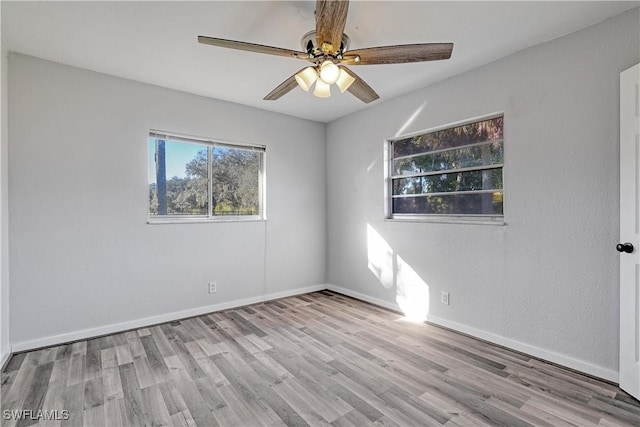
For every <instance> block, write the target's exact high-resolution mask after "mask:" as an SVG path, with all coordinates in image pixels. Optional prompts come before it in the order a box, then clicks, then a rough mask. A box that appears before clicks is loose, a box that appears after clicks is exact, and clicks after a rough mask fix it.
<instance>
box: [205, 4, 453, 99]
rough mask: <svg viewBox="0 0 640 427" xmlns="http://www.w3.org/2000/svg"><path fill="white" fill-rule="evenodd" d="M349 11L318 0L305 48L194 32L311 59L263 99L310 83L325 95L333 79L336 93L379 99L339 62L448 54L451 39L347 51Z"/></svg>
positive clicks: (217, 42) (222, 43) (223, 43)
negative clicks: (312, 25)
mask: <svg viewBox="0 0 640 427" xmlns="http://www.w3.org/2000/svg"><path fill="white" fill-rule="evenodd" d="M348 10H349V2H348V1H347V0H342V1H329V0H317V2H316V29H315V31H310V32H308V33H307V34H305V35H304V36H303V37H302V49H303V50H304V52H302V51H295V50H289V49H283V48H278V47H272V46H265V45H260V44H255V43H247V42H240V41H235V40H226V39H219V38H214V37H206V36H198V42H199V43H202V44H208V45H212V46H218V47H225V48H229V49H237V50H246V51H249V52H255V53H263V54H267V55H277V56H286V57H289V58H294V59H302V60H305V61H309V62H311V63H312V64H313V66H308V67H305V68H303V69H302V70H300V71H298V72H297V73H296V74H294V75H293V76H291V77H289V78H288V79H287V80H285V81H284V82H282V83H280V85H278V86H277V87H276V88H275V89H273V90H272V91H271V92H269V93H268V94H267V96H265V97H264V99H265V100H267V101H273V100H276V99H279V98H280V97H282V96H283V95H285V94H287V93H288V92H290V91H291V90H293V89H294V88H295V87H296V86H298V87H300V88H302V90H304V91H305V92H308V91H309V90H310V89H311V86H312V85H313V84H314V83H315V89H314V91H313V94H314V95H315V96H317V97H319V98H328V97H330V96H331V85H332V84H334V83H335V84H336V86H338V88H339V89H340V92H341V93H344V92H345V91H347V90H348V91H349V93H351V94H352V95H353V96H355V97H356V98H358V99H359V100H361V101H362V102H364V103H369V102H372V101H375V100H376V99H378V98H379V96H378V94H377V93H376V92H375V91H374V90H373V89H372V88H371V87H370V86H369V85H368V84H367V83H366V82H365V81H364V80H362V79H361V78H360V77H358V76H357V75H356V74H355V73H354V72H353V71H351V70H350V69H348V68H347V67H345V66H344V65H343V64H348V65H372V64H400V63H409V62H425V61H438V60H443V59H449V58H450V57H451V52H452V51H453V43H421V44H409V45H396V46H380V47H370V48H364V49H356V50H352V51H349V50H347V49H348V48H349V37H347V35H346V34H345V33H344V27H345V24H346V21H347V12H348ZM314 40H315V44H314Z"/></svg>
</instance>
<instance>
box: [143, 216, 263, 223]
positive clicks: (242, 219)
mask: <svg viewBox="0 0 640 427" xmlns="http://www.w3.org/2000/svg"><path fill="white" fill-rule="evenodd" d="M230 222H267V220H266V219H265V218H258V217H234V218H167V219H164V218H163V219H159V218H154V219H148V220H147V224H149V225H160V224H204V223H208V224H211V223H230Z"/></svg>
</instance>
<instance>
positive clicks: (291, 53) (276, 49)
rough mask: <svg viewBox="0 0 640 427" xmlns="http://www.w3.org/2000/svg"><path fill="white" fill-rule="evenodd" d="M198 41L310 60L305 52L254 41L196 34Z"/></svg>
mask: <svg viewBox="0 0 640 427" xmlns="http://www.w3.org/2000/svg"><path fill="white" fill-rule="evenodd" d="M198 42H199V43H202V44H208V45H211V46H218V47H226V48H228V49H237V50H246V51H249V52H255V53H264V54H267V55H277V56H287V57H289V58H298V59H306V60H310V58H309V54H308V53H306V52H298V51H295V50H289V49H282V48H279V47H272V46H265V45H261V44H255V43H246V42H239V41H235V40H225V39H217V38H215V37H206V36H198Z"/></svg>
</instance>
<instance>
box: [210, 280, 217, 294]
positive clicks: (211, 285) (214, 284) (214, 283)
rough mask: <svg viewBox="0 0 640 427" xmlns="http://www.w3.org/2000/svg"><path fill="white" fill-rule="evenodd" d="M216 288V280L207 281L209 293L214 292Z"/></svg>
mask: <svg viewBox="0 0 640 427" xmlns="http://www.w3.org/2000/svg"><path fill="white" fill-rule="evenodd" d="M217 290H218V289H217V285H216V282H209V293H210V294H215V293H216V291H217Z"/></svg>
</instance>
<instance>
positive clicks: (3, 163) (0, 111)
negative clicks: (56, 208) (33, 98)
mask: <svg viewBox="0 0 640 427" xmlns="http://www.w3.org/2000/svg"><path fill="white" fill-rule="evenodd" d="M7 59H8V53H7V50H6V49H5V47H4V44H2V45H1V49H0V85H1V86H0V98H1V101H0V364H2V362H3V361H4V360H5V358H7V357H8V356H9V354H10V353H11V346H10V341H9V246H8V245H9V231H8V224H9V214H8V201H9V200H8V188H9V185H8V182H9V180H8V168H7V160H8V156H7V148H8V143H9V142H8V141H9V139H8V126H7V124H8V92H7V89H8V85H7V83H8V79H7V75H8V61H7Z"/></svg>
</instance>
